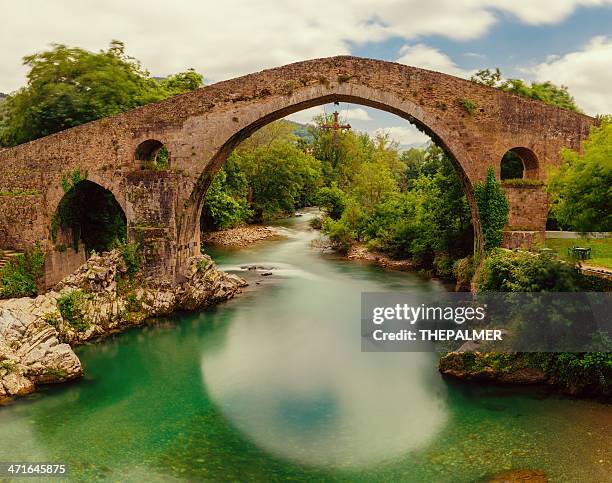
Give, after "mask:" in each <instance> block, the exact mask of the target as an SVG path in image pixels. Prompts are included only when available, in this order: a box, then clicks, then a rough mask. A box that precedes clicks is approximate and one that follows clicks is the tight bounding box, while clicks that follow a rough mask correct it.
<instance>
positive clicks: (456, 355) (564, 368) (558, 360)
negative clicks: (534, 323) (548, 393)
mask: <svg viewBox="0 0 612 483" xmlns="http://www.w3.org/2000/svg"><path fill="white" fill-rule="evenodd" d="M597 354H598V353H592V354H586V355H580V354H574V353H572V354H568V353H535V352H533V353H527V352H523V353H499V352H477V351H475V352H467V351H466V352H459V351H458V352H449V353H448V354H446V355H444V356H442V357H441V358H440V360H439V362H438V370H439V371H440V373H442V374H444V375H445V376H449V377H453V378H457V379H461V380H464V381H473V382H480V383H486V384H508V385H546V386H550V387H554V389H555V391H558V392H561V393H565V394H570V395H573V396H584V397H594V398H598V399H604V400H609V399H610V398H611V397H612V388H611V387H610V386H609V385H608V383H607V382H606V381H609V380H610V378H611V377H612V369H611V368H610V367H609V366H608V365H607V364H605V363H601V364H597V363H596V362H595V360H594V358H597V357H598V356H597ZM599 354H601V353H599Z"/></svg>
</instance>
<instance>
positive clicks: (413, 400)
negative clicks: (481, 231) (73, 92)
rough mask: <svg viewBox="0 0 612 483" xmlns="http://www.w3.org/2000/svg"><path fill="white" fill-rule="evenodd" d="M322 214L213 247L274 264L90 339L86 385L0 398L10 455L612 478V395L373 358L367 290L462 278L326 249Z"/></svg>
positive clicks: (112, 466)
mask: <svg viewBox="0 0 612 483" xmlns="http://www.w3.org/2000/svg"><path fill="white" fill-rule="evenodd" d="M307 218H308V217H307V216H306V217H302V218H296V219H293V220H288V221H286V222H285V223H284V224H283V226H285V234H286V235H287V236H288V238H286V239H283V240H278V241H267V242H263V243H261V244H259V245H256V246H254V247H251V248H248V249H242V250H238V251H230V250H210V253H211V254H212V255H213V256H214V258H215V259H216V260H217V261H218V263H219V264H220V265H221V266H222V267H223V268H225V269H234V270H241V269H240V267H241V266H244V265H245V264H257V265H262V266H273V267H274V268H275V269H274V270H271V271H272V272H273V275H272V276H270V277H263V276H254V275H253V273H252V272H251V273H250V276H251V278H252V282H253V283H252V284H251V287H250V288H249V289H248V290H247V292H246V293H245V294H244V295H243V296H241V297H239V298H237V299H235V300H232V301H230V302H228V303H226V304H223V305H220V306H218V307H216V308H214V309H211V310H207V311H204V312H200V313H195V314H193V313H192V314H178V315H176V316H174V317H171V318H168V319H163V320H157V321H154V322H152V323H151V324H149V325H148V326H146V327H144V328H139V329H134V330H131V331H128V332H126V333H123V334H120V335H117V336H114V337H112V338H110V339H107V340H105V341H104V342H102V343H99V344H93V345H88V346H82V347H79V348H78V349H77V352H78V354H79V357H80V358H81V360H82V361H83V364H84V366H85V371H86V377H85V378H84V379H82V380H80V381H77V382H75V383H72V384H68V385H62V386H53V387H48V388H45V389H44V390H43V391H42V392H40V393H37V394H34V395H33V396H32V397H30V398H29V399H25V400H22V401H19V402H15V403H12V404H10V405H8V406H6V407H2V408H0V442H1V444H0V461H45V462H48V461H53V462H66V463H68V465H69V467H70V470H69V471H70V475H69V476H70V477H71V479H81V480H92V479H96V480H111V481H174V480H177V481H180V480H188V481H201V480H207V481H286V480H292V481H364V482H365V481H449V482H451V481H452V482H456V481H459V482H461V481H475V480H479V479H483V478H486V477H487V476H490V475H493V474H495V473H499V472H501V471H504V470H506V469H510V468H532V469H539V470H543V471H545V472H546V473H547V475H548V476H549V477H550V479H551V481H571V482H576V481H585V482H587V481H588V482H591V481H611V479H610V474H612V455H611V452H612V408H611V407H610V406H609V405H604V404H601V403H597V402H591V401H583V400H573V399H568V398H562V397H556V396H553V395H550V394H547V393H545V392H543V391H541V390H532V389H522V390H518V389H516V388H515V389H510V388H503V387H489V388H486V387H478V386H473V385H466V384H460V383H456V382H453V381H448V380H445V379H443V378H442V377H441V376H440V375H439V373H438V372H437V370H436V356H435V355H434V354H425V353H424V354H420V353H412V354H410V353H362V352H361V351H360V323H359V307H360V305H359V301H360V293H361V292H362V291H385V290H403V291H412V292H414V293H422V292H433V293H435V292H443V291H445V290H447V288H445V287H444V286H443V285H442V284H441V283H439V282H437V281H432V280H427V279H424V278H420V277H418V276H417V275H414V274H410V273H405V272H389V271H384V270H381V269H378V268H375V267H371V266H367V265H363V264H358V263H354V262H347V261H344V260H338V259H334V258H330V257H325V256H322V255H321V254H320V253H319V252H317V251H316V250H313V249H311V247H310V243H311V241H312V239H313V238H314V237H315V235H314V234H313V232H309V231H308V230H307V223H306V222H307ZM247 274H248V272H247ZM256 282H260V284H259V285H258V284H257V283H256ZM28 481H31V480H28ZM46 481H48V480H46Z"/></svg>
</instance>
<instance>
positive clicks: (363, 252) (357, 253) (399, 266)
mask: <svg viewBox="0 0 612 483" xmlns="http://www.w3.org/2000/svg"><path fill="white" fill-rule="evenodd" d="M346 258H348V259H349V260H364V261H368V262H372V263H375V264H376V265H379V266H381V267H384V268H389V269H393V270H415V269H416V268H418V267H417V264H416V263H415V262H414V261H413V260H394V259H393V258H391V257H389V255H386V254H384V253H381V252H375V251H370V250H368V249H367V247H366V246H365V245H362V244H355V245H353V246H351V248H350V249H349V251H348V253H347V255H346Z"/></svg>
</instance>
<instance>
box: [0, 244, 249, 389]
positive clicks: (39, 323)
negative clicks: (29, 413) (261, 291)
mask: <svg viewBox="0 0 612 483" xmlns="http://www.w3.org/2000/svg"><path fill="white" fill-rule="evenodd" d="M127 272H128V271H127V267H126V265H125V262H124V260H123V257H122V255H121V253H120V252H119V251H117V250H113V251H111V252H106V253H104V254H102V255H95V254H94V255H93V256H92V257H91V258H90V259H89V260H87V262H86V263H85V264H84V265H82V266H81V267H79V268H78V269H77V270H76V271H75V272H74V273H73V274H71V275H69V276H68V277H66V278H65V279H63V280H62V281H61V282H60V283H59V284H57V286H56V287H54V289H53V290H51V291H49V292H47V293H45V294H43V295H39V296H38V297H36V298H27V297H25V298H19V299H8V300H0V399H1V398H3V397H10V396H21V395H25V394H28V393H30V392H32V391H34V389H35V385H36V384H42V383H55V382H63V381H67V380H70V379H74V378H77V377H80V376H81V375H82V374H83V369H82V367H81V362H80V361H79V359H78V357H77V356H76V354H75V353H74V351H73V350H72V348H71V346H70V345H69V344H71V345H75V344H79V343H83V342H85V341H89V340H92V339H95V338H100V337H105V336H107V335H110V334H113V333H116V332H119V331H122V330H125V329H126V328H128V327H132V326H134V325H140V324H142V323H144V322H145V320H146V319H148V318H151V317H157V316H162V315H168V314H170V313H172V312H174V311H177V310H196V309H199V308H202V307H207V306H210V305H213V304H216V303H219V302H222V301H224V300H227V299H230V298H232V297H234V296H235V295H236V294H238V293H240V291H241V288H242V287H244V286H246V285H247V282H246V281H245V280H243V279H242V278H240V277H237V276H235V275H231V274H227V273H225V272H222V271H221V270H219V269H218V268H217V266H216V265H215V263H214V262H213V261H212V259H211V258H210V257H209V256H207V255H200V256H196V257H192V258H191V259H190V260H189V262H188V267H187V275H186V276H185V280H184V281H183V282H181V283H179V284H177V285H175V286H172V287H169V286H161V287H160V286H156V285H155V284H154V283H153V282H151V281H146V280H142V279H140V278H138V277H137V276H133V277H130V276H128V273H127ZM67 298H70V301H69V302H70V303H69V306H70V310H69V311H67V310H66V309H64V314H62V310H61V307H60V305H59V304H58V301H59V300H66V299H67Z"/></svg>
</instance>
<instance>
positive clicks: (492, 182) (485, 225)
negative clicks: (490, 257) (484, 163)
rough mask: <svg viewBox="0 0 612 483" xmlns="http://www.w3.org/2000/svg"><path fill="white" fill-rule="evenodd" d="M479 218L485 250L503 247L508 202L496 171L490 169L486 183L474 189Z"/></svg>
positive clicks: (479, 184)
mask: <svg viewBox="0 0 612 483" xmlns="http://www.w3.org/2000/svg"><path fill="white" fill-rule="evenodd" d="M474 195H475V196H476V204H477V205H478V216H479V218H480V225H481V226H482V232H483V236H484V244H485V246H484V247H485V250H487V251H490V250H492V249H494V248H497V247H499V246H500V245H501V242H502V237H503V228H504V226H505V225H506V223H508V200H507V199H506V194H505V193H504V190H503V189H502V187H501V185H500V183H499V182H498V181H497V179H495V171H494V170H493V168H491V167H489V169H488V170H487V177H486V179H485V181H484V183H478V184H476V186H475V187H474Z"/></svg>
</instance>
